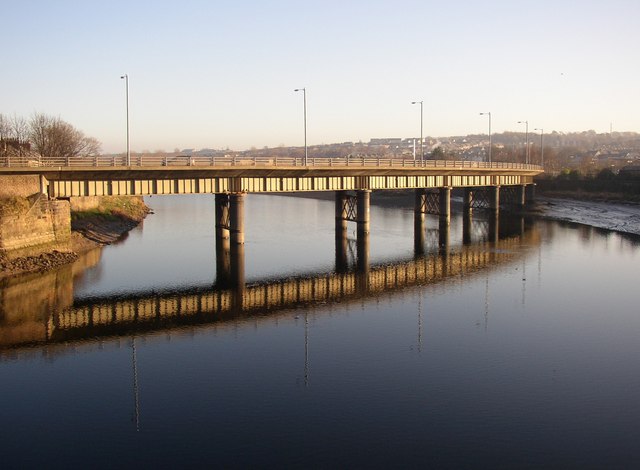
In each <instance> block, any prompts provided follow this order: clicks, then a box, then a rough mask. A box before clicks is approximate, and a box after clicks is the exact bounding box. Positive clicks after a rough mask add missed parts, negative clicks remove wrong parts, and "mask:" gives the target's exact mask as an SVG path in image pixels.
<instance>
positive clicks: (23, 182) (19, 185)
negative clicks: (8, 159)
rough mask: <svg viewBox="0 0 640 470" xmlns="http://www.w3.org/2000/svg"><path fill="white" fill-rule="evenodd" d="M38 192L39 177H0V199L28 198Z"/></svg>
mask: <svg viewBox="0 0 640 470" xmlns="http://www.w3.org/2000/svg"><path fill="white" fill-rule="evenodd" d="M39 192H40V177H39V176H37V175H26V176H7V175H0V198H2V197H14V196H15V197H28V196H31V195H32V194H35V193H39Z"/></svg>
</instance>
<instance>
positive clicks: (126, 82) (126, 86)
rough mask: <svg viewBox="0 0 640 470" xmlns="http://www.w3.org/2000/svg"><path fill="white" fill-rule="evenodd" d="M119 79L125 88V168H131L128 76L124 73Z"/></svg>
mask: <svg viewBox="0 0 640 470" xmlns="http://www.w3.org/2000/svg"><path fill="white" fill-rule="evenodd" d="M120 78H121V79H122V78H124V83H125V88H126V91H125V96H126V101H127V166H131V148H130V147H129V75H128V74H126V73H125V74H124V75H122V76H121V77H120Z"/></svg>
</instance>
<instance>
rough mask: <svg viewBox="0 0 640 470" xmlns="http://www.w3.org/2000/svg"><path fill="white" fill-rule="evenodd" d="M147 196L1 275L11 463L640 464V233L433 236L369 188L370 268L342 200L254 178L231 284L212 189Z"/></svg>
mask: <svg viewBox="0 0 640 470" xmlns="http://www.w3.org/2000/svg"><path fill="white" fill-rule="evenodd" d="M374 198H375V195H374ZM147 202H148V203H149V205H150V206H151V207H152V208H153V209H154V211H155V214H154V215H151V216H150V217H149V218H148V219H147V220H146V221H145V222H144V225H143V226H141V227H139V228H138V229H136V230H134V231H133V232H131V233H130V235H129V236H128V238H127V239H126V240H125V241H124V242H121V243H119V244H117V245H113V246H109V247H106V248H104V249H103V250H101V251H100V250H98V251H95V252H93V253H89V254H88V255H87V256H85V257H84V258H83V259H81V260H79V262H78V263H77V264H76V265H75V266H74V267H73V268H71V267H67V268H64V269H62V270H60V271H58V272H56V273H49V274H47V275H44V276H32V277H30V278H29V279H22V280H13V281H12V282H10V283H5V284H6V285H5V286H4V287H3V288H2V290H0V377H1V380H2V394H1V397H2V399H1V400H0V423H1V425H2V427H1V431H0V456H1V459H2V460H1V461H2V467H3V468H15V467H36V466H38V467H39V466H44V465H48V466H50V465H52V464H53V465H54V466H64V467H89V466H91V467H96V466H99V467H111V468H113V467H133V466H152V465H154V466H159V467H178V468H182V467H203V466H207V467H224V468H229V467H245V468H246V467H304V468H307V467H309V468H322V467H325V468H326V467H342V468H373V467H378V468H389V467H420V468H425V467H426V468H638V466H640V447H639V446H638V444H637V441H638V436H639V435H640V433H639V431H640V367H639V362H640V359H639V358H640V340H639V338H640V314H639V312H638V305H637V298H638V297H637V294H638V272H639V271H638V264H639V261H640V245H639V244H638V242H637V241H636V240H633V239H630V238H626V237H623V236H620V235H617V234H614V233H608V232H602V231H596V230H593V229H590V228H587V227H577V226H570V225H562V224H557V223H551V222H542V221H529V220H527V221H524V220H507V219H503V220H500V221H499V225H498V227H499V230H498V234H499V237H497V239H496V237H495V236H492V224H491V223H490V222H489V221H488V220H487V219H486V218H485V217H484V216H483V215H482V214H474V219H473V221H472V224H471V231H470V240H464V243H463V221H462V220H461V218H459V217H454V218H453V219H452V221H451V228H450V234H449V237H448V244H443V243H444V242H443V238H442V237H441V236H440V235H439V232H438V224H437V222H436V221H434V220H431V219H429V221H428V225H427V229H426V237H425V238H426V240H425V253H424V255H420V256H418V255H416V254H415V250H414V238H413V213H412V212H411V211H408V210H403V209H388V208H387V209H385V208H380V207H376V206H372V208H371V219H372V223H371V236H370V247H369V261H370V263H369V269H368V271H367V272H365V273H362V272H354V269H355V266H356V260H355V257H356V254H357V252H358V247H357V244H356V243H355V241H353V240H349V241H348V243H347V247H348V250H347V258H348V265H349V269H348V270H347V272H341V273H338V274H336V273H335V271H336V255H335V250H336V246H335V245H336V244H335V240H334V226H333V224H334V220H333V217H334V213H333V211H334V208H333V202H332V201H320V200H308V199H301V198H286V197H277V196H249V197H248V198H247V201H246V240H247V241H246V247H245V253H244V256H245V258H244V267H245V279H246V282H247V284H246V286H245V290H243V291H240V290H239V289H237V288H233V289H226V290H225V289H221V288H218V287H216V282H217V279H216V250H215V236H214V231H213V220H214V217H213V207H214V206H213V198H211V197H203V196H198V197H187V196H182V197H168V196H167V197H154V198H151V199H149V200H148V201H147ZM354 229H355V227H352V226H351V224H350V227H349V230H350V233H349V237H350V238H354V237H355V234H353V233H352V231H353V230H354ZM493 231H495V227H493ZM416 273H417V274H416ZM420 273H422V274H420ZM367 276H368V277H367ZM420 276H422V277H420ZM311 285H313V287H309V286H311ZM331 286H333V287H331ZM336 286H337V287H336ZM323 289H324V290H326V291H327V292H329V290H331V289H333V290H332V292H333V294H331V295H329V294H327V295H325V296H324V297H323V298H322V300H318V299H319V298H320V297H322V296H323V295H324V294H322V292H324V290H323ZM321 290H322V292H320V291H321ZM291 292H293V294H291ZM336 292H339V294H337V293H336ZM290 294H291V295H290ZM238 299H243V300H242V305H239V304H238V302H239V300H238ZM265 299H267V300H265ZM269 299H270V300H269ZM274 299H275V300H274ZM310 299H315V300H310ZM261 302H262V304H261ZM265 302H266V303H265ZM267 304H268V306H267ZM150 305H151V307H150ZM212 305H213V307H212ZM260 305H263V307H261V306H260ZM134 311H135V313H133V312H134ZM127 312H128V313H127ZM145 312H146V313H145ZM145 315H146V316H145Z"/></svg>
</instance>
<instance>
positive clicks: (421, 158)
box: [411, 101, 424, 164]
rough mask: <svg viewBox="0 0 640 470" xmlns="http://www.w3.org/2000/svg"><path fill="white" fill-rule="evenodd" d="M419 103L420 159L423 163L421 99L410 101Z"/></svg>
mask: <svg viewBox="0 0 640 470" xmlns="http://www.w3.org/2000/svg"><path fill="white" fill-rule="evenodd" d="M418 103H419V104H420V161H421V162H422V164H424V139H423V138H422V115H423V114H422V101H412V102H411V104H418Z"/></svg>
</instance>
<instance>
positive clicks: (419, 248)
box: [413, 188, 427, 256]
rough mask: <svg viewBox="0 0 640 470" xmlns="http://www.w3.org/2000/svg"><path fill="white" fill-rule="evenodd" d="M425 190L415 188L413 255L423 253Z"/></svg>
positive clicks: (425, 216) (424, 239)
mask: <svg viewBox="0 0 640 470" xmlns="http://www.w3.org/2000/svg"><path fill="white" fill-rule="evenodd" d="M425 197H426V190H425V189H423V188H418V189H416V190H415V204H414V208H413V251H414V254H415V256H422V255H424V244H425V242H426V233H425V228H426V219H427V214H426V212H425V211H426V209H425Z"/></svg>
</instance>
